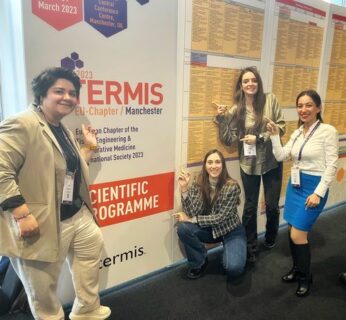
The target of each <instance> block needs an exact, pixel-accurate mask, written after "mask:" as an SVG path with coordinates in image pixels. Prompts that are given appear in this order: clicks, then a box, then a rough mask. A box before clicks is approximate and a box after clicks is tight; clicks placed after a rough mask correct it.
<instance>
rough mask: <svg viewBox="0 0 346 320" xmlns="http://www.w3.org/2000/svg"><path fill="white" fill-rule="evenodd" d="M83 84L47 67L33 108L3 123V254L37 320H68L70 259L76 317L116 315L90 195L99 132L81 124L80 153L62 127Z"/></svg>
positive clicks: (0, 214)
mask: <svg viewBox="0 0 346 320" xmlns="http://www.w3.org/2000/svg"><path fill="white" fill-rule="evenodd" d="M80 87H81V84H80V79H79V78H78V76H77V75H76V74H75V73H74V72H72V71H70V70H67V69H63V68H52V69H47V70H45V71H43V72H42V73H41V74H39V75H38V76H37V77H36V78H35V79H34V80H33V81H32V90H33V94H34V98H35V103H34V104H32V105H31V106H30V108H29V109H28V110H26V111H24V112H22V113H19V114H17V115H15V116H13V117H11V118H9V119H7V120H5V121H3V122H2V123H1V124H0V206H1V210H0V255H6V256H9V257H10V260H11V263H12V265H13V267H14V269H15V270H16V272H17V274H18V276H19V277H20V279H21V281H22V282H23V285H24V288H25V291H26V293H27V296H28V300H29V304H30V308H31V311H32V314H33V316H34V317H35V319H44V320H47V319H59V320H62V319H64V317H65V316H64V312H63V309H62V306H61V303H60V301H59V300H58V297H57V294H56V288H57V281H58V277H59V274H60V271H61V267H62V264H63V262H64V260H65V259H66V257H67V260H68V263H69V267H70V270H71V273H72V279H73V285H74V288H75V292H76V298H75V301H74V304H73V308H72V311H71V313H70V315H69V317H70V319H106V318H108V317H109V315H110V313H111V311H110V309H109V308H108V307H104V306H101V305H100V298H99V295H98V289H99V287H98V279H99V277H98V275H99V259H100V253H101V250H102V247H103V238H102V234H101V231H100V229H99V227H98V226H97V224H96V223H95V219H94V216H93V213H92V207H91V201H90V197H89V192H88V166H87V162H88V161H89V160H90V158H91V156H92V153H93V151H94V150H95V148H96V144H97V140H96V135H95V132H94V130H93V129H92V128H91V127H90V126H88V127H86V126H84V125H83V126H82V131H83V139H84V146H83V147H82V148H80V147H79V145H78V143H77V141H76V139H75V138H74V137H73V135H72V133H71V132H70V131H69V130H68V129H67V128H66V127H65V126H64V125H63V124H62V123H61V120H62V119H63V118H64V117H65V116H67V115H68V114H70V113H71V112H73V110H74V108H75V106H76V105H77V103H78V100H79V91H80Z"/></svg>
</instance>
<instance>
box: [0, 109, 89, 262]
mask: <svg viewBox="0 0 346 320" xmlns="http://www.w3.org/2000/svg"><path fill="white" fill-rule="evenodd" d="M65 130H66V132H68V135H69V138H70V140H71V142H72V143H73V144H74V145H75V147H76V149H77V150H79V151H80V148H79V146H78V143H77V142H76V140H75V138H74V137H73V135H72V133H71V132H70V131H69V130H67V129H66V128H65ZM79 157H80V164H81V184H80V195H81V197H82V199H83V200H84V201H85V204H86V205H87V206H88V208H89V209H90V212H92V207H91V200H90V196H89V190H88V185H89V183H88V179H89V174H88V166H87V163H86V162H85V161H84V159H83V158H82V156H81V154H80V152H79ZM65 172H66V161H65V158H64V156H63V153H62V150H61V148H60V146H59V144H58V142H57V140H56V139H55V136H54V135H53V133H52V132H51V130H50V128H49V126H48V124H47V122H46V120H45V119H44V117H43V114H42V113H41V112H39V111H38V110H37V109H36V108H35V107H34V106H30V108H29V110H26V111H24V112H21V113H19V114H17V115H15V116H14V117H11V118H9V119H7V120H5V121H3V122H2V123H0V203H2V202H3V201H5V200H6V199H8V198H11V197H13V196H16V195H20V194H21V195H22V196H23V197H24V199H25V201H26V204H27V205H28V207H29V209H30V212H31V213H32V214H33V215H34V216H35V218H36V220H37V221H38V225H39V228H40V234H39V235H37V236H34V237H30V238H21V237H19V235H18V228H17V224H16V222H15V221H14V219H13V217H12V214H11V213H10V212H9V211H2V210H1V208H0V255H6V256H14V257H21V258H23V259H29V260H39V261H46V262H54V261H56V260H57V258H58V252H59V240H58V239H59V232H60V231H59V222H60V216H59V214H60V203H61V198H62V191H63V184H64V177H65Z"/></svg>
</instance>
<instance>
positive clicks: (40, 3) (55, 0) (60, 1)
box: [31, 0, 83, 31]
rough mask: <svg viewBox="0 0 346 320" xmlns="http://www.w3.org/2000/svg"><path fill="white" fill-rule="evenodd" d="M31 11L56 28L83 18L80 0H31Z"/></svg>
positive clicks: (60, 28)
mask: <svg viewBox="0 0 346 320" xmlns="http://www.w3.org/2000/svg"><path fill="white" fill-rule="evenodd" d="M31 9H32V13H33V14H34V15H35V16H37V17H39V18H40V19H42V20H43V21H45V22H46V23H48V24H49V25H50V26H52V27H53V28H55V29H56V30H59V31H60V30H63V29H66V28H68V27H70V26H72V25H74V24H76V23H78V22H80V21H82V20H83V2H82V0H31Z"/></svg>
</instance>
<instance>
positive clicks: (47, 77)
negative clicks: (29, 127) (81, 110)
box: [31, 67, 81, 106]
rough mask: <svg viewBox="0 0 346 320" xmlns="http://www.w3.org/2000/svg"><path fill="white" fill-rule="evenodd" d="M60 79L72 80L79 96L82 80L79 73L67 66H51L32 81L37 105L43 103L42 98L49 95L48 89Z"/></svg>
mask: <svg viewBox="0 0 346 320" xmlns="http://www.w3.org/2000/svg"><path fill="white" fill-rule="evenodd" d="M58 79H66V80H68V81H71V82H72V84H73V86H74V88H75V90H76V94H77V98H79V92H80V88H81V82H80V79H79V77H78V75H77V74H76V73H75V72H73V71H72V70H69V69H65V68H59V67H55V68H49V69H46V70H44V71H42V72H41V73H40V74H39V75H37V76H36V77H35V78H34V79H33V80H32V82H31V89H32V93H33V95H34V103H35V104H36V105H37V106H38V105H40V104H41V101H42V98H45V97H46V96H47V92H48V89H49V88H50V87H51V86H53V85H54V83H55V82H56V81H57V80H58Z"/></svg>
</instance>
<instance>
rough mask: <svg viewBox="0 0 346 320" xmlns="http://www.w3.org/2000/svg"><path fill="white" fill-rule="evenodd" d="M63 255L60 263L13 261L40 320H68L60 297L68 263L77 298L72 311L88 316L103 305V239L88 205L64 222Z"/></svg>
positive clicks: (34, 312)
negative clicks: (101, 260) (100, 280)
mask: <svg viewBox="0 0 346 320" xmlns="http://www.w3.org/2000/svg"><path fill="white" fill-rule="evenodd" d="M60 229H61V230H60V231H61V233H60V252H59V260H58V261H57V262H53V263H51V262H41V261H33V260H25V259H21V258H10V259H11V263H12V265H13V267H14V269H15V270H16V272H17V274H18V276H19V278H20V279H21V281H22V283H23V285H24V288H25V291H26V293H27V296H28V300H29V304H30V309H31V312H32V314H33V316H34V318H35V319H37V320H64V318H65V317H64V311H63V309H62V306H61V303H60V301H59V299H58V297H57V293H56V291H57V282H58V279H59V275H60V272H61V268H62V265H63V263H64V261H65V259H66V258H67V262H68V265H69V268H70V271H71V274H72V281H73V286H74V290H75V294H76V298H75V300H74V303H73V307H72V312H73V313H75V314H81V313H86V312H89V311H92V310H95V309H96V308H98V307H99V306H100V298H99V294H98V292H99V263H100V256H101V250H102V248H103V238H102V233H101V230H100V229H99V227H98V226H97V225H96V223H95V221H94V219H93V217H92V215H91V214H90V211H89V209H88V208H87V207H86V206H84V205H83V206H82V208H81V209H80V210H79V211H78V212H77V213H76V214H75V215H74V216H73V217H72V218H69V219H66V220H64V221H62V222H60Z"/></svg>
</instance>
